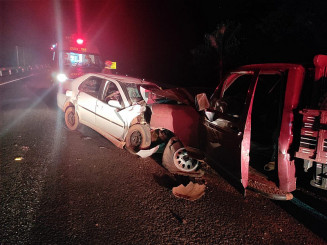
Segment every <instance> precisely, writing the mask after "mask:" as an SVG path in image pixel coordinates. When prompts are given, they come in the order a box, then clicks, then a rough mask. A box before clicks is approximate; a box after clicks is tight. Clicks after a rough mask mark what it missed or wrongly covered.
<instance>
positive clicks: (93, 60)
mask: <svg viewBox="0 0 327 245" xmlns="http://www.w3.org/2000/svg"><path fill="white" fill-rule="evenodd" d="M62 56H63V60H64V65H65V66H70V67H77V66H78V67H92V66H101V60H100V57H99V55H95V54H85V53H83V54H80V53H74V52H63V53H62Z"/></svg>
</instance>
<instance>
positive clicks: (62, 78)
mask: <svg viewBox="0 0 327 245" xmlns="http://www.w3.org/2000/svg"><path fill="white" fill-rule="evenodd" d="M67 79H68V77H67V76H66V74H64V73H59V74H58V75H57V80H58V81H59V82H61V83H63V82H65V81H66V80H67Z"/></svg>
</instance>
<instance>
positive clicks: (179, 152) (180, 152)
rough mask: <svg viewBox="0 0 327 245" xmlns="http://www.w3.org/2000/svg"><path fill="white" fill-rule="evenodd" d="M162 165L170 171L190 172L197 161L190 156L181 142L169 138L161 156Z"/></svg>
mask: <svg viewBox="0 0 327 245" xmlns="http://www.w3.org/2000/svg"><path fill="white" fill-rule="evenodd" d="M162 165H163V166H164V167H165V168H166V169H167V170H168V171H170V172H172V173H174V172H180V171H182V172H192V171H195V170H196V169H197V168H198V166H199V161H198V160H196V159H193V158H191V157H190V156H189V155H188V153H187V151H186V150H185V148H184V147H183V145H182V143H181V142H180V141H179V140H177V139H176V138H171V139H170V140H169V142H168V144H167V145H166V148H165V150H164V153H163V156H162Z"/></svg>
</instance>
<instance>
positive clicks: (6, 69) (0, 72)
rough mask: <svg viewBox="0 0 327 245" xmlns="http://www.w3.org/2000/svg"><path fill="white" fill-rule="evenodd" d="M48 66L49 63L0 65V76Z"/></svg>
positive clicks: (42, 68)
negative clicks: (15, 65) (14, 65)
mask: <svg viewBox="0 0 327 245" xmlns="http://www.w3.org/2000/svg"><path fill="white" fill-rule="evenodd" d="M47 68H49V65H33V66H18V67H0V77H4V76H10V75H15V74H21V73H25V72H29V71H37V70H44V69H47Z"/></svg>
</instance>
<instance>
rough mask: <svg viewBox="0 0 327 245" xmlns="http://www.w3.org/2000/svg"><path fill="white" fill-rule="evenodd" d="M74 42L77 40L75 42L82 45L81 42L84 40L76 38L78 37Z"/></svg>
mask: <svg viewBox="0 0 327 245" xmlns="http://www.w3.org/2000/svg"><path fill="white" fill-rule="evenodd" d="M76 42H77V44H79V45H82V44H83V42H84V40H83V39H81V38H78V39H77V40H76Z"/></svg>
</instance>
